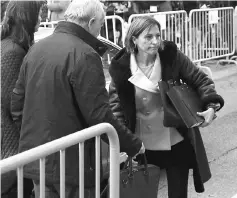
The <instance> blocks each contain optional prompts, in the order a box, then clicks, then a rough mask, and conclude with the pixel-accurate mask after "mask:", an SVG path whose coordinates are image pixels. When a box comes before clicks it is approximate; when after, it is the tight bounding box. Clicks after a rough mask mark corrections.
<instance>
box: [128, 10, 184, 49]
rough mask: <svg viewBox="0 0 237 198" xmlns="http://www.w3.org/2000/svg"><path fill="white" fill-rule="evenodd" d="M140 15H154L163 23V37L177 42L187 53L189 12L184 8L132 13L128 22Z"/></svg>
mask: <svg viewBox="0 0 237 198" xmlns="http://www.w3.org/2000/svg"><path fill="white" fill-rule="evenodd" d="M140 16H152V17H154V18H155V19H156V20H157V21H159V23H160V25H161V38H162V39H163V40H169V41H173V42H175V43H176V44H177V46H178V48H179V49H180V50H181V51H182V52H183V53H185V54H188V53H187V44H188V43H187V38H188V37H187V36H188V29H187V22H188V18H187V13H186V11H184V10H180V11H170V12H158V13H145V14H132V15H131V16H130V17H129V19H128V24H131V22H132V20H133V19H134V18H136V17H140Z"/></svg>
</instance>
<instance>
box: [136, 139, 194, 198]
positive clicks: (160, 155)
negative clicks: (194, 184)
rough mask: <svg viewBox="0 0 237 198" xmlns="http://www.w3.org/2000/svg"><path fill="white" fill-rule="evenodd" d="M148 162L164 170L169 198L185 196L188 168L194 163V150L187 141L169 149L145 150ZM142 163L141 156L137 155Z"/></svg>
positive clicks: (183, 197) (185, 197) (182, 197)
mask: <svg viewBox="0 0 237 198" xmlns="http://www.w3.org/2000/svg"><path fill="white" fill-rule="evenodd" d="M145 154H146V158H147V162H148V164H154V165H156V166H159V167H160V168H162V169H165V170H166V174H167V182H168V195H169V198H187V194H188V192H187V191H188V176H189V169H190V168H191V167H192V166H193V163H194V151H193V148H192V146H191V144H190V143H189V142H187V141H182V142H179V143H178V144H176V145H174V146H172V147H171V150H170V151H153V150H146V152H145ZM138 161H140V162H141V163H143V158H142V157H141V156H138Z"/></svg>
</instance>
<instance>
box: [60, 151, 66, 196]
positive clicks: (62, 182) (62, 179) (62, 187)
mask: <svg viewBox="0 0 237 198" xmlns="http://www.w3.org/2000/svg"><path fill="white" fill-rule="evenodd" d="M60 198H65V150H60Z"/></svg>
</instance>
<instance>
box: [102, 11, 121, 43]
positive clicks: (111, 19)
mask: <svg viewBox="0 0 237 198" xmlns="http://www.w3.org/2000/svg"><path fill="white" fill-rule="evenodd" d="M124 25H125V24H124V20H123V18H122V17H120V16H118V15H111V16H106V17H105V24H104V27H102V29H101V32H100V35H101V36H102V37H104V38H106V39H108V40H110V41H112V42H113V43H115V44H117V45H119V46H120V47H124V38H125V29H124Z"/></svg>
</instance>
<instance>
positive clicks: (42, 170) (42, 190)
mask: <svg viewBox="0 0 237 198" xmlns="http://www.w3.org/2000/svg"><path fill="white" fill-rule="evenodd" d="M40 198H45V158H40Z"/></svg>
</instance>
